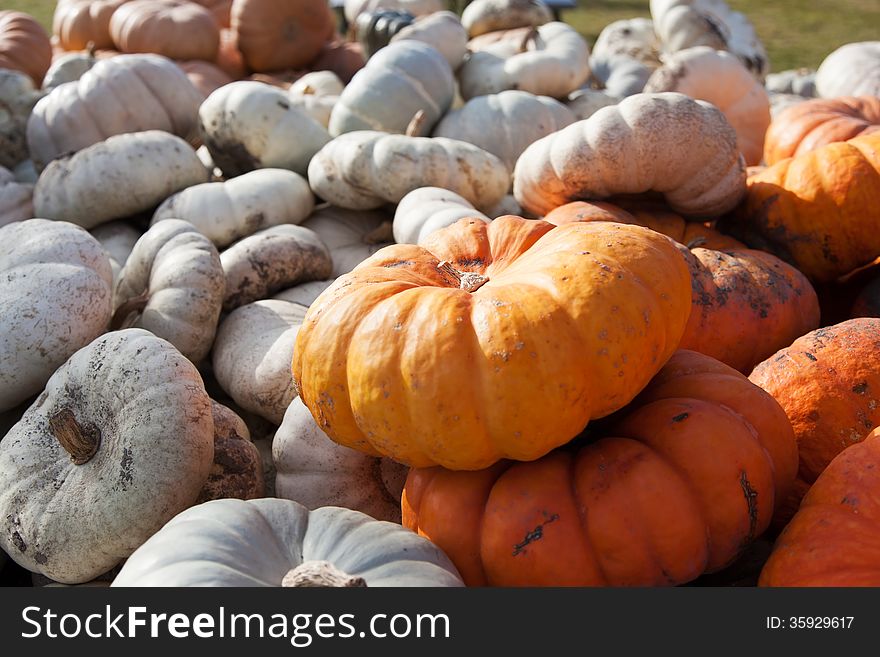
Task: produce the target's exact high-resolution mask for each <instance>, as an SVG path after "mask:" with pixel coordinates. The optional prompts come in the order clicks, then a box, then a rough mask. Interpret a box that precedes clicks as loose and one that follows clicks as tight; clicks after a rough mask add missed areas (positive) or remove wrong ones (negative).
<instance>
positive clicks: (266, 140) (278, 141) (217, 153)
mask: <svg viewBox="0 0 880 657" xmlns="http://www.w3.org/2000/svg"><path fill="white" fill-rule="evenodd" d="M199 128H200V131H201V135H202V140H203V141H204V143H205V145H206V146H207V147H208V150H209V151H210V153H211V157H212V158H213V160H214V162H215V163H216V164H217V166H219V167H220V169H221V170H222V171H223V173H224V174H225V175H226V176H228V177H232V176H239V175H241V174H243V173H247V172H248V171H253V170H254V169H263V168H276V169H290V170H291V171H295V172H296V173H298V174H300V175H305V174H306V172H307V170H308V165H309V161H310V160H311V159H312V157H313V156H314V155H315V153H317V152H318V151H319V150H320V149H321V147H322V146H324V144H326V143H327V142H329V141H330V135H329V134H327V130H326V129H325V128H324V126H322V125H321V124H320V123H318V122H317V121H315V120H314V119H313V118H312V117H310V116H309V115H308V114H306V113H305V112H303V111H301V110H300V109H298V108H297V107H295V106H294V105H293V104H292V103H291V102H290V100H289V98H288V95H287V94H286V93H285V92H284V91H282V90H281V89H276V88H274V87H272V86H270V85H267V84H263V83H261V82H251V81H242V82H233V83H232V84H227V85H226V86H224V87H221V88H220V89H217V90H216V91H215V92H214V93H212V94H211V95H210V96H209V97H208V98H207V100H205V102H204V103H202V106H201V107H200V108H199Z"/></svg>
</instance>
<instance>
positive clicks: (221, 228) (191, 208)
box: [152, 169, 315, 247]
mask: <svg viewBox="0 0 880 657" xmlns="http://www.w3.org/2000/svg"><path fill="white" fill-rule="evenodd" d="M314 207H315V199H314V197H313V196H312V192H311V190H310V189H309V185H308V183H307V182H306V181H305V179H304V178H303V177H302V176H300V175H299V174H298V173H294V172H293V171H288V170H286V169H257V170H256V171H251V172H250V173H246V174H244V175H243V176H238V177H237V178H233V179H231V180H228V181H226V182H212V183H205V184H202V185H195V186H193V187H189V188H188V189H185V190H183V191H182V192H181V193H179V194H175V195H174V196H169V197H167V198H166V200H165V202H164V203H162V205H160V206H159V207H158V208H157V209H156V212H155V213H154V214H153V220H152V222H153V223H154V224H155V223H156V222H157V221H162V220H164V219H175V218H176V219H183V220H185V221H188V222H190V223H191V224H192V225H193V226H195V227H196V228H197V229H198V230H199V231H201V232H202V233H203V234H204V235H206V236H207V237H208V239H210V240H211V241H212V242H214V244H216V245H217V246H218V247H222V246H227V245H229V244H232V242H234V241H236V240H238V239H241V238H242V237H247V236H248V235H253V234H254V233H255V232H257V231H258V230H262V229H263V228H268V227H270V226H277V225H279V224H298V223H300V222H301V221H302V220H303V219H305V218H306V217H308V216H309V215H310V214H311V212H312V209H313V208H314Z"/></svg>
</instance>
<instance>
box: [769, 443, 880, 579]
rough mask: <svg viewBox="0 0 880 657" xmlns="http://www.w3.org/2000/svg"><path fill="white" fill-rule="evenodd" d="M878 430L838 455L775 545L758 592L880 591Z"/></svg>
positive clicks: (879, 464) (879, 467) (879, 461)
mask: <svg viewBox="0 0 880 657" xmlns="http://www.w3.org/2000/svg"><path fill="white" fill-rule="evenodd" d="M878 491H880V428H877V429H874V431H873V432H871V433H870V434H869V435H868V436H867V437H866V438H865V440H864V441H863V442H860V443H858V444H857V445H852V446H851V447H848V448H847V449H846V450H844V451H843V452H841V453H840V454H839V455H837V456H836V457H835V458H834V460H833V461H831V463H830V464H829V465H828V467H827V468H826V469H825V471H824V472H822V474H821V475H820V476H819V478H818V479H817V480H816V483H815V484H813V486H812V487H811V488H810V491H809V492H808V493H807V495H806V497H804V501H803V502H802V503H801V506H800V509H799V510H798V512H797V514H795V516H794V518H793V519H792V521H791V522H790V523H789V524H788V526H787V527H786V528H785V530H784V531H783V532H782V534H781V535H780V536H779V538H778V540H777V541H776V545H775V546H774V548H773V553H772V554H771V555H770V558H769V559H768V560H767V563H766V564H765V565H764V569H763V570H762V571H761V577H760V579H759V580H758V583H759V585H760V586H880V494H878Z"/></svg>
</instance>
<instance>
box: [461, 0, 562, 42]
mask: <svg viewBox="0 0 880 657" xmlns="http://www.w3.org/2000/svg"><path fill="white" fill-rule="evenodd" d="M552 20H553V14H552V13H551V12H550V8H549V7H548V6H547V5H545V4H544V3H543V2H535V1H534V0H473V2H469V3H468V4H467V6H466V7H465V8H464V11H462V12H461V24H462V25H463V26H464V28H465V29H466V30H467V32H468V36H469V37H471V38H473V37H475V36H479V35H481V34H486V33H487V32H497V31H499V30H510V29H513V28H517V27H538V26H539V25H544V24H545V23H549V22H550V21H552Z"/></svg>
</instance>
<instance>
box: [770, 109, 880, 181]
mask: <svg viewBox="0 0 880 657" xmlns="http://www.w3.org/2000/svg"><path fill="white" fill-rule="evenodd" d="M878 130H880V98H878V97H876V96H860V97H841V98H832V99H825V98H815V99H811V100H807V101H804V102H803V103H796V104H794V105H791V106H789V107H787V108H785V109H784V110H783V111H782V112H780V113H779V115H778V116H777V117H776V118H775V119H774V120H773V123H771V124H770V128H769V129H768V130H767V136H766V140H765V142H764V161H765V162H766V163H767V164H776V163H777V162H779V161H780V160H784V159H785V158H787V157H793V156H797V155H802V154H804V153H808V152H810V151H814V150H816V149H817V148H819V147H820V146H825V145H826V144H831V143H833V142H836V141H847V140H849V139H852V138H853V137H858V136H859V135H865V134H870V133H872V132H877V131H878Z"/></svg>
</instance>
